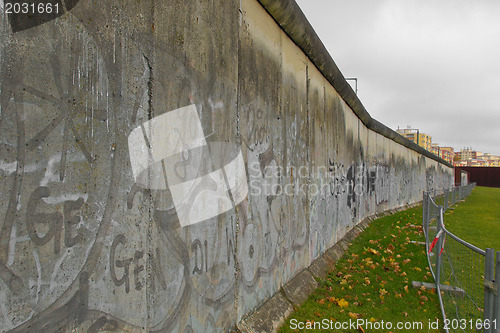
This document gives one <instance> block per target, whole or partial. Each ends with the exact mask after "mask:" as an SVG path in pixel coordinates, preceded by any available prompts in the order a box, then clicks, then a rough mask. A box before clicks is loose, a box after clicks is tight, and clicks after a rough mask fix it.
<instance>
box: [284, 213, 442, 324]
mask: <svg viewBox="0 0 500 333" xmlns="http://www.w3.org/2000/svg"><path fill="white" fill-rule="evenodd" d="M421 223H422V207H421V206H419V207H416V208H412V209H409V210H406V211H404V212H399V213H396V214H394V215H390V216H386V217H383V218H380V219H377V220H375V221H373V222H372V223H371V224H370V226H369V227H368V228H367V229H366V230H365V231H364V232H363V233H361V234H360V235H359V236H358V237H357V238H356V240H355V241H354V242H353V243H352V244H351V246H350V247H349V249H348V250H347V251H346V253H345V254H344V256H343V257H342V258H341V259H339V260H338V261H337V263H336V265H335V268H334V270H333V271H332V272H330V273H329V274H328V276H327V277H326V279H321V280H319V281H318V282H319V288H318V289H317V290H316V291H315V292H314V293H313V294H312V295H311V296H310V297H309V299H308V300H307V301H306V302H305V303H304V304H303V305H302V306H301V307H300V308H298V309H297V310H296V311H295V312H294V313H293V314H292V315H291V316H290V317H289V318H288V319H287V321H286V322H285V324H284V325H283V326H282V328H281V332H302V331H307V332H315V331H318V332H319V331H321V330H314V329H313V330H308V329H306V328H307V327H306V326H304V329H299V326H298V325H299V324H298V323H299V322H300V323H303V324H304V325H310V326H311V325H314V323H318V322H319V323H322V324H323V323H325V322H328V325H330V327H334V328H335V325H347V323H348V322H349V321H350V322H357V320H358V319H359V320H364V321H367V322H370V324H372V325H382V321H383V323H384V325H387V323H388V322H390V323H391V324H392V325H393V328H392V329H388V327H387V326H382V327H384V328H383V329H378V330H376V329H369V328H368V325H369V324H367V323H366V322H365V324H364V325H362V326H361V328H359V327H357V325H356V326H355V328H354V329H350V328H348V329H340V330H339V329H337V330H335V329H334V331H340V332H357V333H359V332H389V331H393V332H397V331H405V332H440V330H439V329H434V330H433V329H430V328H429V322H435V321H436V320H437V319H438V318H439V320H441V312H440V309H439V305H438V304H439V303H438V298H437V295H436V293H435V290H434V289H424V288H422V289H421V290H418V289H413V288H411V282H412V281H426V282H433V279H432V276H431V273H430V271H429V269H428V264H427V258H426V255H425V250H424V246H423V245H419V244H414V243H412V242H411V241H419V242H423V241H424V236H423V234H422V228H421ZM307 322H309V324H307ZM398 322H401V323H403V324H406V325H412V323H413V322H417V323H421V324H420V325H421V328H419V327H417V326H415V329H404V330H398V329H397V328H396V325H397V323H398ZM316 325H319V324H316ZM332 325H333V326H332ZM416 325H419V324H416ZM440 326H441V325H440ZM317 327H318V328H319V326H317ZM337 327H340V326H337ZM344 327H346V326H344ZM351 328H352V326H351ZM323 331H324V330H323Z"/></svg>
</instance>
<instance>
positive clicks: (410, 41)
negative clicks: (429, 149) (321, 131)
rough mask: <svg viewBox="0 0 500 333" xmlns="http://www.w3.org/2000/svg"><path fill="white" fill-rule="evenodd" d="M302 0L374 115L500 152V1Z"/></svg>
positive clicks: (456, 144)
mask: <svg viewBox="0 0 500 333" xmlns="http://www.w3.org/2000/svg"><path fill="white" fill-rule="evenodd" d="M296 1H297V3H298V4H299V6H300V7H301V9H302V11H303V12H304V13H305V15H306V17H307V18H308V20H309V22H310V23H311V25H312V26H313V27H314V29H315V31H316V33H317V34H318V36H319V37H320V38H321V40H322V41H323V44H325V46H326V48H327V50H328V51H329V52H330V54H331V55H332V58H333V60H334V61H335V63H336V64H337V66H338V67H339V68H340V70H341V71H342V74H344V76H345V77H357V78H358V97H359V98H360V100H361V102H362V103H363V105H364V106H365V108H366V109H367V110H368V112H369V113H370V114H371V116H372V117H373V118H375V119H377V120H379V121H380V122H382V123H384V124H385V125H387V126H388V127H390V128H392V129H396V128H397V127H398V126H400V127H406V126H408V125H410V126H412V127H413V128H418V129H420V131H421V132H425V133H427V134H429V135H431V136H432V140H433V142H437V143H439V144H440V145H441V146H452V147H453V148H455V151H457V150H460V149H461V148H464V147H472V149H474V150H478V151H482V152H489V153H492V154H495V155H500V1H498V0H481V1H477V0H439V1H433V0H404V1H401V0H376V1H374V0H296Z"/></svg>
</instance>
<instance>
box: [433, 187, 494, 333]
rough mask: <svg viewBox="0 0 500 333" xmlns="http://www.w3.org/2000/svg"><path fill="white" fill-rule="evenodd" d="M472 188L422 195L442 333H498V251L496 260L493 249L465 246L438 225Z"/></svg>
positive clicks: (466, 243)
mask: <svg viewBox="0 0 500 333" xmlns="http://www.w3.org/2000/svg"><path fill="white" fill-rule="evenodd" d="M474 187H475V183H473V184H470V185H467V186H460V187H453V188H451V189H445V190H443V191H441V193H442V194H441V195H439V196H438V195H436V194H437V193H436V191H433V193H428V192H424V196H423V230H424V234H425V248H426V253H427V260H428V262H429V268H430V269H431V272H432V275H433V277H434V281H435V286H436V292H437V294H438V296H439V303H440V307H441V312H442V315H443V323H444V327H443V328H444V331H445V332H487V333H500V296H499V291H500V288H499V284H500V283H499V282H500V252H497V254H496V262H495V251H494V250H493V249H486V250H483V249H480V248H478V247H476V246H474V245H472V244H469V243H468V242H466V241H464V240H463V239H461V238H459V237H457V236H455V235H454V234H453V233H451V232H450V231H448V230H447V229H446V228H445V224H444V221H443V213H444V212H445V211H446V210H447V209H450V208H452V206H453V205H455V204H456V203H457V202H459V201H461V200H463V199H465V198H466V197H467V196H468V195H469V194H470V193H471V192H472V190H473V189H474ZM438 203H439V204H438ZM495 263H496V264H495ZM495 267H496V268H495ZM495 269H496V272H495Z"/></svg>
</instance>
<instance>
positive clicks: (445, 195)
mask: <svg viewBox="0 0 500 333" xmlns="http://www.w3.org/2000/svg"><path fill="white" fill-rule="evenodd" d="M443 207H444V211H445V212H446V211H447V210H448V189H447V188H446V189H444V193H443Z"/></svg>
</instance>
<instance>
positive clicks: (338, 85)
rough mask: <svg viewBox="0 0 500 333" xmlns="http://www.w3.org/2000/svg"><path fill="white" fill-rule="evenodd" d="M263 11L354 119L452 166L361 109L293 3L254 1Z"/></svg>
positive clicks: (416, 150) (301, 13)
mask: <svg viewBox="0 0 500 333" xmlns="http://www.w3.org/2000/svg"><path fill="white" fill-rule="evenodd" d="M258 1H259V2H260V4H261V5H262V6H263V7H264V8H265V10H266V11H267V12H268V13H269V14H270V15H271V16H272V17H273V18H274V20H275V21H276V23H278V25H279V26H280V27H281V29H283V31H284V32H285V33H286V34H287V35H288V37H290V39H291V40H292V41H293V42H294V43H295V44H296V45H297V46H298V47H299V48H300V49H301V50H302V51H303V52H304V53H305V54H306V55H307V57H308V58H309V59H310V60H311V62H312V63H313V64H314V65H315V66H316V67H317V68H318V70H319V71H320V72H321V73H322V74H323V76H324V77H325V78H326V79H327V80H328V82H329V83H330V84H331V85H332V86H333V88H334V89H335V90H336V91H337V92H338V93H339V95H340V97H341V98H342V99H343V100H344V101H345V102H346V103H347V105H349V107H350V108H351V109H352V110H353V112H354V113H355V114H356V116H357V117H358V118H359V119H360V120H361V121H362V122H363V124H365V126H366V127H367V128H368V129H370V130H372V131H374V132H376V133H379V134H381V135H383V136H384V137H386V138H388V139H390V140H393V141H395V142H397V143H399V144H401V145H403V146H405V147H407V148H409V149H411V150H414V151H415V152H417V153H419V154H422V155H424V156H426V157H428V158H430V159H433V160H435V161H437V162H439V163H441V164H444V165H446V166H448V167H450V168H453V165H451V164H450V163H448V162H446V161H445V160H443V159H442V158H440V157H438V156H436V155H434V154H432V153H431V152H429V151H427V150H425V149H424V148H422V147H420V146H418V145H417V144H415V143H414V142H412V141H410V140H408V139H406V138H404V137H403V136H401V135H399V134H398V133H396V131H394V130H392V129H390V128H389V127H387V126H386V125H384V124H382V123H381V122H379V121H377V120H375V119H373V118H372V117H371V116H370V114H369V113H368V111H367V110H366V109H365V107H364V106H363V104H362V103H361V101H360V100H359V98H358V96H357V95H356V93H355V92H354V91H353V90H352V88H351V86H350V85H349V83H347V81H346V79H345V77H344V75H343V74H342V72H341V71H340V69H339V68H338V67H337V65H336V64H335V61H334V60H333V58H332V57H331V55H330V54H329V53H328V51H327V50H326V48H325V46H324V45H323V42H322V41H321V39H320V38H319V37H318V35H317V34H316V32H315V31H314V29H313V27H312V26H311V24H310V23H309V21H308V20H307V18H306V16H305V15H304V13H303V12H302V10H301V9H300V7H299V6H298V5H297V3H296V2H295V0H258Z"/></svg>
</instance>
